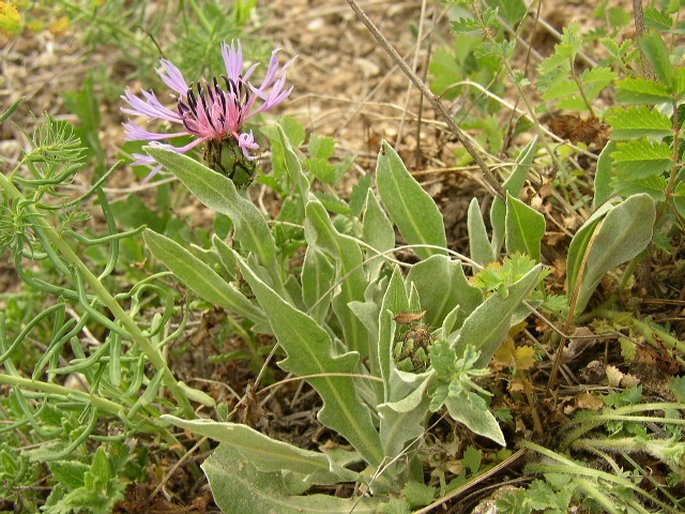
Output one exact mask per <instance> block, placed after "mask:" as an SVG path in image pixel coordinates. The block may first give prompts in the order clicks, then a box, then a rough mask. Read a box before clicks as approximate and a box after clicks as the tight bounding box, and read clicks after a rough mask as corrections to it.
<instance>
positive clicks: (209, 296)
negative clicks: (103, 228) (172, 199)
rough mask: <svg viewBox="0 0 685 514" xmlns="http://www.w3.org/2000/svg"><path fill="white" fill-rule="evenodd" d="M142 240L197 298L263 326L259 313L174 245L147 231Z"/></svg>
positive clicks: (186, 252)
mask: <svg viewBox="0 0 685 514" xmlns="http://www.w3.org/2000/svg"><path fill="white" fill-rule="evenodd" d="M143 239H144V240H145V243H146V244H147V247H148V248H149V249H150V251H151V252H152V255H154V256H155V257H156V258H157V259H159V260H160V261H162V263H163V264H164V265H165V266H166V267H167V268H169V269H170V270H171V271H172V272H173V273H174V275H175V276H176V277H177V278H178V279H179V280H180V281H181V282H183V284H185V285H186V287H188V288H190V289H191V290H192V291H193V292H194V293H195V294H197V295H198V296H199V297H200V298H202V299H203V300H206V301H208V302H210V303H212V304H213V305H218V306H220V307H223V308H224V309H226V310H227V311H229V312H233V313H235V314H239V315H241V316H244V317H245V318H247V319H249V320H251V321H253V322H255V323H258V324H262V323H266V320H265V319H264V315H263V314H262V312H261V311H260V310H259V309H258V308H257V307H256V306H255V305H253V304H252V303H251V302H250V300H248V299H247V298H246V297H245V295H243V294H242V293H241V292H240V291H238V290H237V289H236V288H235V287H234V286H233V285H231V284H229V283H227V282H226V281H225V280H224V279H223V278H221V277H220V276H219V275H218V274H217V273H216V272H215V271H214V270H213V269H212V268H210V267H209V266H207V264H205V263H204V262H202V261H201V260H200V259H198V258H197V257H195V256H194V255H193V254H191V253H190V252H189V251H188V250H186V249H185V248H183V247H182V246H181V245H180V244H178V243H177V242H176V241H173V240H171V239H169V238H168V237H165V236H163V235H161V234H158V233H157V232H153V231H152V230H150V229H146V230H145V232H143Z"/></svg>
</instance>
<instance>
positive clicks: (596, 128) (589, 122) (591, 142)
mask: <svg viewBox="0 0 685 514" xmlns="http://www.w3.org/2000/svg"><path fill="white" fill-rule="evenodd" d="M547 125H548V127H549V129H550V130H551V131H552V132H554V133H555V134H556V135H557V136H559V137H560V138H562V139H568V140H569V141H571V143H574V144H575V143H585V144H586V145H588V146H592V147H595V148H604V147H605V146H606V144H607V142H608V141H609V136H610V135H611V133H610V130H609V126H608V125H607V124H606V123H605V122H604V121H603V120H600V119H598V118H594V117H593V118H588V119H584V118H581V117H580V116H578V115H577V114H556V115H553V116H552V117H551V118H550V119H549V121H548V123H547Z"/></svg>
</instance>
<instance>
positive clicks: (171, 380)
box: [0, 174, 195, 418]
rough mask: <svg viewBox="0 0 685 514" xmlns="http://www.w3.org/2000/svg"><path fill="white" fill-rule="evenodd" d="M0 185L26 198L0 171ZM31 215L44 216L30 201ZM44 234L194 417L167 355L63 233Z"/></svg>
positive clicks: (49, 230) (44, 229) (48, 229)
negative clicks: (86, 263)
mask: <svg viewBox="0 0 685 514" xmlns="http://www.w3.org/2000/svg"><path fill="white" fill-rule="evenodd" d="M0 186H1V187H2V189H3V190H4V191H5V193H6V194H8V195H9V196H10V198H11V199H12V200H14V201H24V202H25V201H26V199H25V198H24V196H23V195H22V194H21V192H20V191H19V190H18V189H17V188H16V187H15V185H14V184H13V183H12V181H11V180H10V179H9V178H8V177H6V176H5V175H3V174H0ZM26 209H27V210H28V211H29V213H30V215H31V217H32V218H34V219H43V216H42V215H41V213H40V212H38V210H37V209H36V208H35V207H34V206H33V205H31V204H28V205H27V206H26ZM40 228H41V230H42V233H43V235H44V236H45V237H46V238H47V240H48V241H49V242H50V244H52V246H53V247H54V248H56V249H57V251H58V252H59V253H60V254H61V255H62V257H63V258H64V259H65V260H66V261H67V262H68V263H69V264H71V265H72V266H74V267H75V268H76V269H77V270H78V273H79V274H80V275H81V276H82V277H83V278H84V280H85V281H86V282H87V283H88V285H89V286H90V287H91V288H92V290H93V292H94V293H95V295H96V296H97V297H98V299H99V300H100V301H101V302H102V303H103V304H104V305H105V306H106V307H107V308H108V309H109V310H110V312H111V313H112V314H113V315H114V317H115V318H116V319H117V320H118V321H119V323H121V325H122V326H123V327H124V329H125V330H126V331H127V332H128V334H129V335H130V336H131V338H132V339H133V341H134V342H135V344H136V345H137V346H138V347H139V348H140V350H141V351H142V352H143V353H144V354H145V356H146V357H147V358H148V359H149V361H150V362H151V363H152V365H153V366H154V367H155V369H157V370H163V379H162V380H163V382H164V385H166V387H168V388H169V391H170V392H171V394H172V396H173V397H174V398H175V400H176V401H177V402H178V403H179V405H180V407H181V410H182V411H183V414H184V415H186V416H189V417H191V418H193V417H195V415H194V411H193V407H192V406H191V404H190V402H189V401H188V398H187V397H186V395H185V393H184V392H183V390H182V389H181V387H179V385H178V383H177V382H176V378H175V377H174V375H173V373H172V372H171V370H170V369H169V367H168V366H167V363H166V361H165V360H164V357H163V356H162V354H161V352H159V351H158V350H157V349H156V348H155V346H154V345H153V344H152V343H151V342H150V341H149V340H148V338H147V337H145V335H144V334H143V332H142V330H141V329H140V328H139V327H138V325H137V324H136V322H135V321H134V320H133V319H132V318H131V317H130V316H129V315H128V313H127V312H126V311H125V310H124V309H123V308H122V307H121V305H119V303H118V302H117V301H116V300H115V299H114V297H113V296H112V295H111V294H110V292H109V291H108V290H107V288H106V287H105V286H104V285H103V284H102V283H101V282H100V280H98V278H97V277H96V276H95V275H94V274H93V273H92V272H91V271H90V270H89V269H88V267H87V266H86V265H85V263H84V262H83V261H82V260H81V259H80V258H79V256H78V255H77V254H76V252H74V250H72V249H71V247H70V246H69V244H68V243H67V242H66V241H65V240H64V239H63V238H62V236H60V234H59V233H58V232H57V231H56V230H55V229H54V228H53V227H51V226H49V225H47V224H46V225H44V226H42V227H40Z"/></svg>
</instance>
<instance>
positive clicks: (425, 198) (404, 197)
mask: <svg viewBox="0 0 685 514" xmlns="http://www.w3.org/2000/svg"><path fill="white" fill-rule="evenodd" d="M376 187H377V188H378V194H379V195H380V197H381V200H382V201H383V205H385V208H386V209H387V210H388V213H389V214H390V219H392V221H393V222H394V223H395V225H397V228H398V229H399V231H400V233H401V234H402V236H403V237H404V239H405V240H406V241H407V243H409V244H424V245H434V246H438V247H440V248H445V247H446V246H447V237H446V236H445V226H444V221H443V219H442V214H440V211H439V210H438V207H437V205H435V202H434V201H433V199H432V198H431V196H430V195H429V194H428V193H427V192H426V191H424V189H423V188H422V187H421V185H420V184H419V183H418V182H417V181H416V180H415V179H414V177H412V176H411V174H410V173H409V171H407V168H406V166H405V165H404V163H403V162H402V159H400V156H399V155H397V152H395V150H394V149H393V148H392V146H390V145H389V144H388V143H387V142H385V141H384V142H383V144H382V146H381V151H380V153H379V155H378V165H377V168H376ZM415 252H416V254H417V255H418V256H419V257H421V258H422V259H426V258H428V257H430V256H431V255H434V254H445V253H446V252H445V251H444V250H440V249H435V248H416V249H415Z"/></svg>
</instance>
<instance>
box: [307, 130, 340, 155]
mask: <svg viewBox="0 0 685 514" xmlns="http://www.w3.org/2000/svg"><path fill="white" fill-rule="evenodd" d="M333 152H335V139H333V138H332V137H328V136H317V135H316V134H314V135H312V137H311V139H310V140H309V155H310V156H311V157H314V158H317V159H323V160H328V159H330V158H331V157H333Z"/></svg>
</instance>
